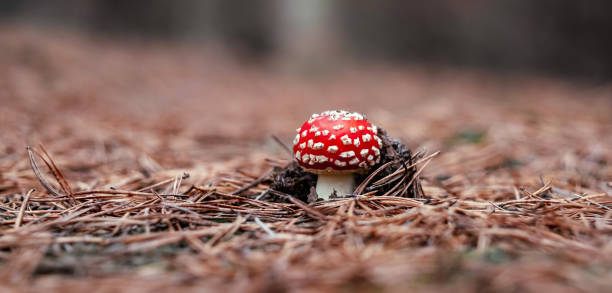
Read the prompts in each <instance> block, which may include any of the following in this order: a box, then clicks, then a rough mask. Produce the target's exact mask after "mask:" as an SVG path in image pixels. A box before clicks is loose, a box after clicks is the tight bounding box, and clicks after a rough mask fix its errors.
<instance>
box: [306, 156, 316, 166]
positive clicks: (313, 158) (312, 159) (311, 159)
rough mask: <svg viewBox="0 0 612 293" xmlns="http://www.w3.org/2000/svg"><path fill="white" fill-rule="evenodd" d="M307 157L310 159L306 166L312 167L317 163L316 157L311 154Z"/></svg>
mask: <svg viewBox="0 0 612 293" xmlns="http://www.w3.org/2000/svg"><path fill="white" fill-rule="evenodd" d="M308 156H309V157H310V162H309V163H308V164H310V165H314V164H315V163H316V162H317V156H315V155H313V154H308Z"/></svg>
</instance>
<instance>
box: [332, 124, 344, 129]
mask: <svg viewBox="0 0 612 293" xmlns="http://www.w3.org/2000/svg"><path fill="white" fill-rule="evenodd" d="M332 128H333V129H334V130H340V129H342V128H344V124H336V125H334V127H332Z"/></svg>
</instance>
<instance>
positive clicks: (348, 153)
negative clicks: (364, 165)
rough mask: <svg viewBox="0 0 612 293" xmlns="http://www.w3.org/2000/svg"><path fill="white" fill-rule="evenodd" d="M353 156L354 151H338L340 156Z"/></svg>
mask: <svg viewBox="0 0 612 293" xmlns="http://www.w3.org/2000/svg"><path fill="white" fill-rule="evenodd" d="M354 156H355V152H354V151H346V152H341V153H340V157H343V158H351V157H354Z"/></svg>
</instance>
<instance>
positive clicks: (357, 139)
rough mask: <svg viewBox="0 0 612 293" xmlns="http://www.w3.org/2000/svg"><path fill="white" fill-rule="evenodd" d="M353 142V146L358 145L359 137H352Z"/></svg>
mask: <svg viewBox="0 0 612 293" xmlns="http://www.w3.org/2000/svg"><path fill="white" fill-rule="evenodd" d="M353 144H354V145H355V147H359V144H360V142H359V138H355V139H353Z"/></svg>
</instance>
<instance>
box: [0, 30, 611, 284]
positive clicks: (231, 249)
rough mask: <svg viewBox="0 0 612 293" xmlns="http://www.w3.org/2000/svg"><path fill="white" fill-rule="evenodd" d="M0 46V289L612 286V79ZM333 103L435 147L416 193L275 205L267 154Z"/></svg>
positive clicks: (14, 35) (77, 46)
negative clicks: (291, 69) (295, 66)
mask: <svg viewBox="0 0 612 293" xmlns="http://www.w3.org/2000/svg"><path fill="white" fill-rule="evenodd" d="M0 35H2V36H3V41H2V42H0V52H2V53H1V54H0V292H5V291H6V290H8V291H11V292H13V291H24V292H28V291H29V292H41V291H44V292H63V293H68V292H119V291H121V292H141V291H142V292H151V291H154V292H160V291H162V292H163V291H170V290H183V291H197V292H202V291H210V292H220V291H221V290H224V291H226V292H245V291H246V292H250V291H252V292H315V291H328V290H337V291H341V292H379V291H386V292H406V290H414V291H417V290H418V291H423V292H453V293H457V292H476V291H478V292H544V290H546V292H604V291H605V290H606V289H605V288H608V290H609V288H611V287H612V241H611V240H612V147H611V146H612V115H611V114H610V113H611V111H612V85H610V84H603V85H601V84H599V85H593V84H591V85H585V84H582V83H578V82H568V81H561V80H555V79H548V78H541V77H535V76H516V75H505V76H499V75H492V74H487V73H483V72H478V71H473V70H453V69H437V70H431V69H425V68H421V67H414V68H412V69H404V70H396V69H394V68H392V67H388V66H381V65H359V66H353V67H346V66H345V67H343V69H336V70H329V69H327V70H322V69H320V70H318V71H312V72H310V73H308V74H306V73H300V74H298V73H287V72H285V71H280V70H275V69H270V68H263V69H262V67H264V66H261V65H258V64H255V63H249V62H246V61H241V62H238V61H235V60H234V61H231V60H230V59H228V58H225V57H224V55H223V54H220V53H219V52H218V51H212V50H201V49H199V48H197V47H193V46H189V45H173V44H163V43H156V42H150V41H149V42H143V41H139V42H137V41H122V42H117V41H112V40H108V39H101V38H92V37H87V36H82V35H77V34H72V33H65V32H58V31H45V32H41V31H35V30H31V29H16V28H15V27H3V28H1V29H0ZM336 108H341V109H348V110H352V111H358V112H361V113H364V114H366V115H367V116H368V119H369V120H370V121H371V122H373V123H375V124H377V125H379V126H380V127H383V128H384V129H385V130H386V131H387V133H388V134H389V135H390V136H392V137H395V138H399V139H401V140H402V141H403V142H404V143H405V144H406V145H407V146H409V147H410V148H411V149H412V150H413V152H417V151H421V150H423V152H427V153H428V154H433V153H434V152H436V151H438V150H439V151H440V154H439V155H437V156H433V157H430V159H428V160H426V161H420V162H419V163H418V165H417V168H419V170H422V173H420V180H421V183H422V186H423V190H424V194H425V195H424V197H423V198H406V197H389V196H358V197H353V198H343V199H336V200H332V201H328V202H317V203H313V204H308V203H305V202H302V201H300V200H298V199H296V198H294V197H291V196H290V195H289V196H285V197H280V199H279V197H278V196H276V197H275V196H274V194H273V193H272V192H270V191H269V185H270V180H269V178H268V177H266V174H268V173H267V172H268V171H269V170H270V168H271V167H274V166H284V165H286V164H287V163H288V162H289V160H290V159H291V158H290V157H288V156H287V154H286V152H285V151H284V150H283V148H282V144H281V143H285V144H287V145H290V142H291V140H292V138H293V136H294V135H295V129H296V128H297V127H299V126H301V124H302V123H303V121H304V120H306V119H307V118H308V117H309V116H310V114H312V113H317V112H321V111H323V110H328V109H336ZM273 136H275V137H277V138H278V140H279V141H280V142H281V143H278V142H277V141H276V140H275V139H273V138H272V137H273ZM26 146H31V152H28V151H27V150H26ZM45 150H46V151H45ZM30 154H31V157H32V158H33V161H34V165H32V164H31V162H30V159H29V155H30ZM43 158H44V160H43ZM35 170H37V172H39V174H38V175H37V174H36V173H35V172H34V171H35ZM260 177H261V178H262V179H263V180H261V182H259V183H258V182H255V183H257V184H251V183H253V182H254V180H257V178H260ZM43 182H44V184H45V185H47V186H46V187H45V186H43ZM251 185H252V186H251ZM245 186H247V187H250V188H242V187H245ZM241 188H242V190H240V189H241ZM238 191H240V192H238Z"/></svg>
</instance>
